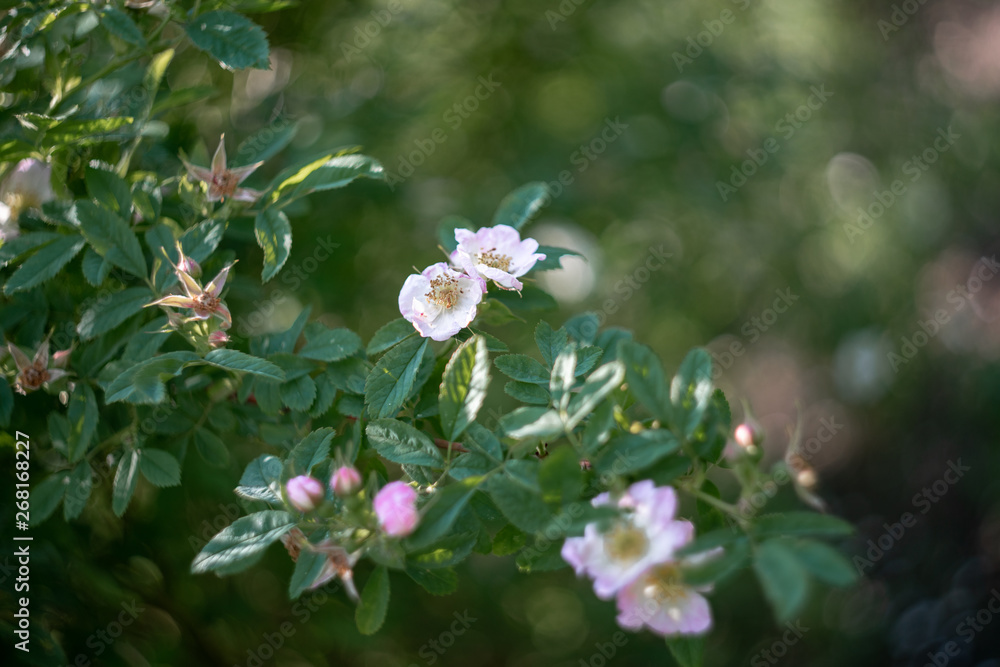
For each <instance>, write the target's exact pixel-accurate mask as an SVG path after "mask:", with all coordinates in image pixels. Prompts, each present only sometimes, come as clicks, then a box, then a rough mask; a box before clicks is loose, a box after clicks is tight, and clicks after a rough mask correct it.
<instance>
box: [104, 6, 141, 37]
mask: <svg viewBox="0 0 1000 667" xmlns="http://www.w3.org/2000/svg"><path fill="white" fill-rule="evenodd" d="M101 25H102V26H104V29H105V30H107V31H108V32H109V33H111V34H112V35H114V36H115V37H118V38H120V39H122V40H124V41H126V42H128V43H129V44H134V45H135V46H146V38H145V37H143V36H142V31H141V30H139V26H137V25H136V24H135V21H133V20H132V17H131V16H129V15H128V14H126V13H125V12H123V11H121V10H120V9H115V8H114V7H105V8H104V10H103V11H101Z"/></svg>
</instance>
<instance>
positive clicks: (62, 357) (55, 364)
mask: <svg viewBox="0 0 1000 667" xmlns="http://www.w3.org/2000/svg"><path fill="white" fill-rule="evenodd" d="M71 354H73V348H72V347H71V348H70V349H68V350H59V351H57V352H55V353H54V354H53V355H52V368H66V364H68V363H69V357H70V355H71Z"/></svg>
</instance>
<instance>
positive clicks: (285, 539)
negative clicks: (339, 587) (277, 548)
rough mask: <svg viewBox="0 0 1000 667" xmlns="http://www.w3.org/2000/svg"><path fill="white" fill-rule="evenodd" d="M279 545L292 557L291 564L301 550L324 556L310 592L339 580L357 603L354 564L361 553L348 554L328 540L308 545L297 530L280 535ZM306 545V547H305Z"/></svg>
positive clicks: (304, 537)
mask: <svg viewBox="0 0 1000 667" xmlns="http://www.w3.org/2000/svg"><path fill="white" fill-rule="evenodd" d="M281 543H282V544H284V545H285V549H287V550H288V555H289V556H291V557H292V562H295V561H298V559H299V554H301V553H302V548H303V547H306V548H308V549H310V550H312V551H315V552H316V553H321V554H323V555H325V556H326V562H325V563H323V569H321V570H320V572H319V574H318V575H317V576H316V579H315V580H313V582H312V584H311V585H310V586H309V589H310V590H315V589H317V588H319V587H320V586H322V585H323V584H325V583H326V582H328V581H330V580H331V579H333V578H334V577H337V578H339V579H340V580H341V581H342V582H343V584H344V590H345V591H347V595H348V597H350V598H351V599H352V600H354V601H355V602H357V601H358V589H357V588H355V586H354V564H355V563H357V562H358V558H359V557H360V556H361V551H360V550H359V551H355V552H354V553H352V554H351V553H348V552H347V550H346V549H344V548H343V547H342V546H340V545H337V544H334V543H333V542H332V541H331V540H330V539H329V538H327V539H325V540H323V541H322V542H320V543H319V544H316V545H312V544H308V540H307V539H306V536H305V534H304V533H303V532H302V531H301V530H299V529H298V528H292V529H291V530H290V531H288V532H287V533H285V534H284V535H282V537H281ZM307 544H308V546H306V545H307Z"/></svg>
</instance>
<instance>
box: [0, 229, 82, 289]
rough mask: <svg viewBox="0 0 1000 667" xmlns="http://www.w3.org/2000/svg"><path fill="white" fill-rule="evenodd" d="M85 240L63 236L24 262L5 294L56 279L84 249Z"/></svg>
mask: <svg viewBox="0 0 1000 667" xmlns="http://www.w3.org/2000/svg"><path fill="white" fill-rule="evenodd" d="M83 246H84V239H83V238H82V237H80V236H77V235H76V234H73V235H71V236H62V237H60V238H58V239H56V240H55V241H52V242H51V243H49V244H48V245H45V246H42V248H41V249H40V250H39V251H38V252H36V253H35V254H34V255H32V256H31V257H29V258H28V259H26V260H25V261H24V263H23V264H21V266H19V267H18V268H17V271H15V272H14V275H12V276H11V277H10V278H8V279H7V282H6V283H5V284H4V286H3V291H4V294H14V293H15V292H21V291H23V290H27V289H31V288H32V287H35V286H36V285H41V284H42V283H43V282H45V281H46V280H49V279H51V278H54V277H55V276H56V274H58V273H59V272H60V271H62V269H63V267H64V266H66V265H67V264H68V263H69V262H70V260H72V259H73V258H74V257H76V255H77V253H79V252H80V250H81V249H83Z"/></svg>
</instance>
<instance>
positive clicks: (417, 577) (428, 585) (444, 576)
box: [406, 566, 458, 595]
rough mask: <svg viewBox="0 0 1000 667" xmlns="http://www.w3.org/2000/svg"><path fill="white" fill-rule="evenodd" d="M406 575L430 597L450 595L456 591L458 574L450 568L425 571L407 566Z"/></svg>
mask: <svg viewBox="0 0 1000 667" xmlns="http://www.w3.org/2000/svg"><path fill="white" fill-rule="evenodd" d="M406 574H407V575H409V577H410V579H413V580H414V581H415V582H417V583H418V584H420V586H421V588H423V589H424V590H425V591H427V592H428V593H430V594H431V595H451V594H452V593H454V592H455V591H457V590H458V574H456V572H455V570H454V569H453V568H450V567H444V568H438V569H434V570H427V569H424V568H422V567H414V566H408V567H407V568H406Z"/></svg>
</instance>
